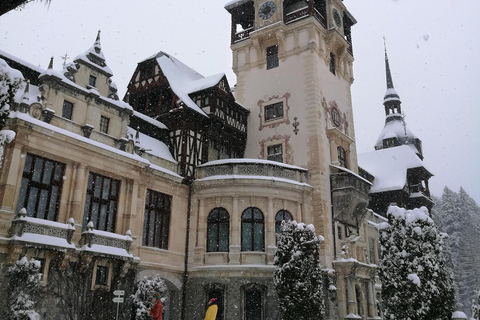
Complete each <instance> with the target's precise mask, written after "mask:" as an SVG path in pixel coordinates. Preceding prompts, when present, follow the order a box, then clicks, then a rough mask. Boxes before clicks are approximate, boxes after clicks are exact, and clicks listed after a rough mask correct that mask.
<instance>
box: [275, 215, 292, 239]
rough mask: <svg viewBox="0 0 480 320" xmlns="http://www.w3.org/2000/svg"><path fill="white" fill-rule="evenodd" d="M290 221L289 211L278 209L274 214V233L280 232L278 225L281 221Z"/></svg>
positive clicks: (279, 225)
mask: <svg viewBox="0 0 480 320" xmlns="http://www.w3.org/2000/svg"><path fill="white" fill-rule="evenodd" d="M284 220H285V221H290V220H292V215H291V214H290V212H288V211H287V210H283V209H282V210H280V211H278V212H277V215H276V216H275V233H276V234H277V233H279V232H280V227H281V225H282V221H284Z"/></svg>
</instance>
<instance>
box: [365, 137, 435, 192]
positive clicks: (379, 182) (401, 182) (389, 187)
mask: <svg viewBox="0 0 480 320" xmlns="http://www.w3.org/2000/svg"><path fill="white" fill-rule="evenodd" d="M358 165H359V167H361V168H362V169H364V170H366V171H367V172H369V173H370V174H372V175H373V176H374V177H375V179H374V180H373V185H372V188H371V189H370V193H377V192H384V191H393V190H400V189H403V187H404V186H405V184H406V183H407V170H408V169H412V168H419V167H423V168H425V164H424V162H423V161H422V160H421V159H420V158H419V157H418V156H417V155H416V154H415V152H414V150H412V148H410V146H408V145H402V146H398V147H393V148H387V149H381V150H375V151H371V152H367V153H361V154H359V155H358ZM425 170H427V171H428V169H427V168H425Z"/></svg>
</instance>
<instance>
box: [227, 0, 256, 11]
mask: <svg viewBox="0 0 480 320" xmlns="http://www.w3.org/2000/svg"><path fill="white" fill-rule="evenodd" d="M250 1H253V0H232V1H229V2H227V3H226V4H225V7H224V8H225V9H227V10H230V9H233V8H235V7H238V6H239V5H242V4H244V3H247V2H250Z"/></svg>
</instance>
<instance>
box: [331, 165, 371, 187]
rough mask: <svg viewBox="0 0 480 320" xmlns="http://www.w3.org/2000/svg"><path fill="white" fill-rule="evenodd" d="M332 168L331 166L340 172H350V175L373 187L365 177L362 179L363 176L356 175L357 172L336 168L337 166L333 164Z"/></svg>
mask: <svg viewBox="0 0 480 320" xmlns="http://www.w3.org/2000/svg"><path fill="white" fill-rule="evenodd" d="M330 166H331V167H333V168H336V169H338V170H340V171H344V172H348V173H350V174H351V175H354V176H355V177H357V178H358V179H360V180H362V181H364V182H366V183H368V184H369V185H371V184H372V183H371V182H370V181H368V180H367V179H365V178H364V177H362V176H360V175H358V174H356V173H355V172H353V171H352V170H349V169H347V168H344V167H340V166H336V165H333V164H330Z"/></svg>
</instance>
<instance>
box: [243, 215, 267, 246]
mask: <svg viewBox="0 0 480 320" xmlns="http://www.w3.org/2000/svg"><path fill="white" fill-rule="evenodd" d="M264 225H265V222H264V219H263V213H262V211H260V209H258V208H254V207H250V208H247V209H245V210H244V211H243V213H242V251H265V240H264V239H265V237H264Z"/></svg>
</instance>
